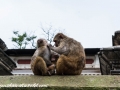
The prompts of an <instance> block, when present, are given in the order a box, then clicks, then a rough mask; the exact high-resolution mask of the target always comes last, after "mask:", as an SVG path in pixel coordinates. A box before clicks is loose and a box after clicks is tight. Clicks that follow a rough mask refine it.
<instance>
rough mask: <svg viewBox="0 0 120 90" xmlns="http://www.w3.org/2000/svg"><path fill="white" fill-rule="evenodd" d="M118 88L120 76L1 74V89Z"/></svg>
mask: <svg viewBox="0 0 120 90" xmlns="http://www.w3.org/2000/svg"><path fill="white" fill-rule="evenodd" d="M7 89H9V90H21V89H22V90H118V89H120V76H112V75H101V76H82V75H75V76H57V75H55V76H34V75H18V76H0V90H7Z"/></svg>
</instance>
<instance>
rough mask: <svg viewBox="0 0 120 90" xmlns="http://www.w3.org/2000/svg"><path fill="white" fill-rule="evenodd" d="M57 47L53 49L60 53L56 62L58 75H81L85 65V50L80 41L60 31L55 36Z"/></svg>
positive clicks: (52, 48)
mask: <svg viewBox="0 0 120 90" xmlns="http://www.w3.org/2000/svg"><path fill="white" fill-rule="evenodd" d="M54 42H55V46H56V47H51V50H53V51H55V52H57V53H58V54H60V56H59V58H58V61H57V63H56V71H57V74H58V75H79V74H81V72H82V70H83V68H84V66H85V63H86V61H85V52H84V48H83V46H82V45H81V43H80V42H78V41H76V40H74V39H73V38H70V37H67V36H66V35H64V34H63V33H58V34H57V35H56V36H55V37H54Z"/></svg>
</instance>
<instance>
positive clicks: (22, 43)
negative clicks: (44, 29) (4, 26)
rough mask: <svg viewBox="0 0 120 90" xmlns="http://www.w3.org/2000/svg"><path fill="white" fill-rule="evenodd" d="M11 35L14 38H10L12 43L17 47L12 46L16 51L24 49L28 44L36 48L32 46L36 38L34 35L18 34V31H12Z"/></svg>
mask: <svg viewBox="0 0 120 90" xmlns="http://www.w3.org/2000/svg"><path fill="white" fill-rule="evenodd" d="M13 34H14V35H15V36H16V37H12V42H14V43H16V44H17V45H14V46H15V47H16V48H17V49H26V46H27V45H29V44H30V43H31V44H32V47H34V48H36V45H34V39H35V38H36V37H37V36H35V35H32V36H28V34H27V33H26V32H24V33H23V34H19V31H13Z"/></svg>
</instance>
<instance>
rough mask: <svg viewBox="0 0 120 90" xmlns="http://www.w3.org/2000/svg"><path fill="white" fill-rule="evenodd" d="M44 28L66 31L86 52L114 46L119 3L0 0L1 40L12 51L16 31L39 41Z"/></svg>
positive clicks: (112, 0)
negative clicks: (35, 37) (28, 34)
mask: <svg viewBox="0 0 120 90" xmlns="http://www.w3.org/2000/svg"><path fill="white" fill-rule="evenodd" d="M41 24H42V25H43V26H44V27H47V26H49V25H52V27H53V28H54V29H58V30H63V32H64V33H66V34H67V35H68V36H69V37H72V38H74V39H76V40H77V41H79V42H81V43H82V45H83V47H84V48H102V47H108V46H112V35H114V32H115V31H116V30H120V0H0V38H1V39H2V40H4V42H5V43H6V44H7V46H8V48H9V49H12V48H13V47H14V46H13V42H11V37H13V36H14V35H13V31H15V30H19V32H21V33H23V32H27V33H30V32H32V34H34V35H37V37H38V38H39V37H41ZM33 31H34V33H33Z"/></svg>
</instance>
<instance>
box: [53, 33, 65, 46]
mask: <svg viewBox="0 0 120 90" xmlns="http://www.w3.org/2000/svg"><path fill="white" fill-rule="evenodd" d="M62 39H63V36H62V34H61V33H59V34H57V35H56V36H55V37H54V40H53V41H54V42H55V46H56V47H58V46H59V45H60V41H61V40H62Z"/></svg>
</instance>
